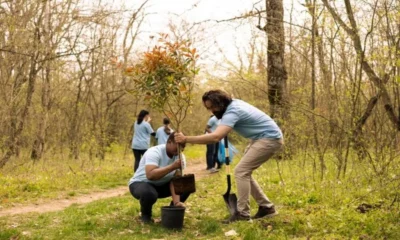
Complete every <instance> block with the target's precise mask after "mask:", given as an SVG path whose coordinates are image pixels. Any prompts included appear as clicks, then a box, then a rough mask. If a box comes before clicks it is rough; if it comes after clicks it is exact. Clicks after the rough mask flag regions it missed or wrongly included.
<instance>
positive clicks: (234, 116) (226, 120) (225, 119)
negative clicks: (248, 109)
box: [219, 109, 239, 128]
mask: <svg viewBox="0 0 400 240" xmlns="http://www.w3.org/2000/svg"><path fill="white" fill-rule="evenodd" d="M237 121H239V114H238V113H237V111H234V110H233V109H231V110H229V111H227V112H225V114H224V115H223V116H222V119H221V123H220V124H219V125H225V126H228V127H231V128H233V127H234V126H235V124H236V123H237Z"/></svg>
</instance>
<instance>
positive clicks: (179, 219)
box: [161, 206, 185, 229]
mask: <svg viewBox="0 0 400 240" xmlns="http://www.w3.org/2000/svg"><path fill="white" fill-rule="evenodd" d="M184 217H185V208H184V207H174V206H165V207H161V224H162V225H163V226H164V227H166V228H171V229H181V228H182V227H183V219H184Z"/></svg>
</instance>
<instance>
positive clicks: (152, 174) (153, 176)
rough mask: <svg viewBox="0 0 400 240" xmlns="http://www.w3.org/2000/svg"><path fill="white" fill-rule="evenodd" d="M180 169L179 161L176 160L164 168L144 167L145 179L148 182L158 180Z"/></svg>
mask: <svg viewBox="0 0 400 240" xmlns="http://www.w3.org/2000/svg"><path fill="white" fill-rule="evenodd" d="M180 167H181V160H177V161H175V162H173V163H172V164H170V165H168V166H165V167H158V166H155V165H146V177H147V179H149V180H152V181H155V180H159V179H161V178H162V177H164V176H165V175H167V174H168V173H170V172H172V171H174V170H176V169H178V168H180Z"/></svg>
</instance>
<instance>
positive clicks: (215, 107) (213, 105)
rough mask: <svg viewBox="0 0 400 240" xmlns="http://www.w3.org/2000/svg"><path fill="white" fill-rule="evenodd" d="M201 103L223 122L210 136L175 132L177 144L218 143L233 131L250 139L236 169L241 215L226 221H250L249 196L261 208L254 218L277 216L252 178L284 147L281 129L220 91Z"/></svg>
mask: <svg viewBox="0 0 400 240" xmlns="http://www.w3.org/2000/svg"><path fill="white" fill-rule="evenodd" d="M202 100H203V104H204V107H206V108H207V110H209V111H211V112H212V113H213V114H214V116H216V117H217V118H218V119H221V122H220V123H219V125H218V127H217V129H216V130H215V131H214V132H212V133H210V134H204V135H200V136H185V135H183V134H182V133H176V134H175V140H176V141H177V142H178V143H193V144H210V143H216V142H218V141H220V140H221V139H223V138H224V137H225V136H227V135H228V133H229V132H230V131H232V130H235V131H236V132H237V133H238V134H240V135H241V136H243V137H245V138H248V139H250V144H249V145H248V146H247V148H246V150H245V151H244V155H243V157H242V159H240V161H239V163H238V164H237V165H236V167H235V170H234V172H235V173H234V174H235V180H236V185H237V191H238V206H237V207H238V212H237V213H236V214H235V215H233V216H231V217H230V218H229V219H228V220H227V221H226V222H228V223H229V222H234V221H240V220H249V219H250V194H251V195H252V196H253V198H254V199H255V200H256V202H257V204H258V206H259V207H258V212H257V213H256V214H255V215H254V217H253V218H261V217H267V216H273V215H276V214H277V212H276V210H275V207H274V204H273V203H272V202H271V201H270V200H269V199H268V197H267V196H266V195H265V194H264V192H263V190H262V189H261V187H260V186H259V185H258V183H257V181H256V180H255V179H254V178H253V177H252V173H253V171H254V170H256V169H257V168H259V167H260V166H261V165H262V164H263V163H265V162H266V161H267V160H268V159H269V158H271V157H272V155H274V154H275V153H276V152H278V151H279V150H280V149H281V148H282V145H283V135H282V132H281V130H280V128H279V127H278V125H277V124H276V123H275V121H274V120H272V118H271V117H269V116H268V115H267V114H265V113H264V112H262V111H261V110H260V109H258V108H256V107H254V106H252V105H250V104H248V103H246V102H244V101H242V100H239V99H232V98H231V97H230V96H229V95H228V94H227V93H225V92H223V91H221V90H211V91H208V92H206V93H204V95H203V98H202Z"/></svg>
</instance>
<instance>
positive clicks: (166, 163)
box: [129, 134, 190, 223]
mask: <svg viewBox="0 0 400 240" xmlns="http://www.w3.org/2000/svg"><path fill="white" fill-rule="evenodd" d="M184 147H185V145H184V144H181V149H182V151H183V149H184ZM181 156H182V161H181V160H180V159H178V144H177V143H176V142H175V139H174V134H171V135H170V136H169V138H168V140H167V144H161V145H157V146H154V147H151V148H150V149H149V150H147V151H146V153H145V154H144V156H143V158H142V160H141V161H140V165H139V168H138V170H137V171H136V172H135V174H134V175H133V177H132V178H131V180H130V181H129V191H130V192H131V194H132V196H133V197H134V198H136V199H138V200H139V201H140V212H141V214H142V215H141V218H140V219H141V221H142V222H145V223H148V222H153V219H152V208H153V205H154V203H156V201H157V199H159V198H166V197H169V196H171V197H172V202H171V205H172V206H180V207H184V204H183V202H185V200H186V199H187V198H188V197H189V195H190V194H189V193H188V194H182V195H176V194H175V191H174V187H173V184H172V182H171V180H172V177H173V176H174V175H175V171H176V170H177V169H179V168H180V167H181V163H183V164H182V165H183V166H185V164H184V162H185V160H184V155H183V153H181Z"/></svg>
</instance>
